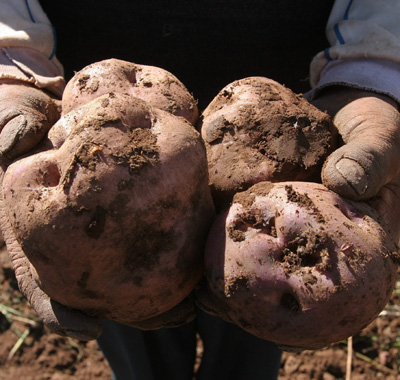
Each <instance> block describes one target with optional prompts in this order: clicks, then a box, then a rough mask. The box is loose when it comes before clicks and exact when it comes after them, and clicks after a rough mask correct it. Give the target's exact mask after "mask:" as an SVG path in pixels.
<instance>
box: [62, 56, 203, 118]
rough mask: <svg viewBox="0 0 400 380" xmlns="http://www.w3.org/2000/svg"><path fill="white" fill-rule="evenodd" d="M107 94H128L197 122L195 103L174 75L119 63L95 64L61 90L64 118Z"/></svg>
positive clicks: (122, 62)
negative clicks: (72, 111)
mask: <svg viewBox="0 0 400 380" xmlns="http://www.w3.org/2000/svg"><path fill="white" fill-rule="evenodd" d="M110 92H120V93H127V94H131V95H133V96H135V97H138V98H140V99H142V100H144V101H146V102H148V103H149V104H150V105H152V106H153V107H156V108H159V109H161V110H164V111H168V112H170V113H172V114H173V115H176V116H182V117H184V118H185V119H186V120H188V121H189V122H190V123H192V124H194V123H195V122H196V120H197V118H198V109H197V103H196V101H195V99H194V98H193V96H192V95H191V94H190V93H189V92H188V90H187V89H186V87H185V86H184V85H183V83H182V82H180V81H179V80H178V79H177V78H176V77H175V76H174V75H172V74H171V73H169V72H168V71H166V70H164V69H161V68H159V67H154V66H147V65H139V64H135V63H132V62H127V61H122V60H119V59H107V60H104V61H100V62H95V63H93V64H91V65H89V66H86V67H85V68H83V69H82V70H80V71H78V72H77V73H76V74H75V75H74V77H73V78H72V79H71V80H70V81H68V83H67V86H66V88H65V90H64V94H63V107H62V109H63V114H66V113H68V112H70V111H71V110H73V109H76V108H78V107H80V106H82V105H83V104H86V103H88V102H89V101H91V100H93V99H95V98H98V97H99V96H101V95H104V94H107V93H110Z"/></svg>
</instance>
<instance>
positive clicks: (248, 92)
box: [198, 77, 337, 210]
mask: <svg viewBox="0 0 400 380" xmlns="http://www.w3.org/2000/svg"><path fill="white" fill-rule="evenodd" d="M198 129H200V130H201V135H202V137H203V139H204V141H205V144H206V149H207V159H208V166H209V176H210V186H211V190H212V193H213V197H214V200H215V203H216V205H217V208H218V209H219V210H222V209H223V208H224V207H225V206H227V205H229V203H230V201H231V200H232V197H233V195H234V194H235V193H237V192H238V191H243V190H246V189H248V188H249V187H250V186H252V185H253V184H255V183H257V182H260V181H273V182H279V181H285V180H293V181H319V180H320V173H321V168H322V165H323V163H324V160H325V159H326V157H327V156H328V155H329V154H330V153H331V152H332V151H333V149H334V148H335V146H336V143H337V142H336V139H337V132H336V129H335V127H334V126H333V124H332V121H331V119H330V117H329V116H328V115H327V114H326V113H324V112H321V111H320V110H318V109H317V108H316V107H314V106H313V105H311V104H310V103H309V102H308V101H306V100H305V99H304V98H303V97H302V96H301V95H297V94H295V93H293V92H292V91H291V90H290V89H288V88H286V87H284V86H282V85H281V84H279V83H278V82H276V81H274V80H271V79H268V78H264V77H249V78H244V79H240V80H237V81H234V82H232V83H230V84H229V85H227V86H225V87H224V88H223V89H222V90H221V91H220V92H219V93H218V95H217V96H216V97H215V98H214V100H213V101H212V102H211V103H210V104H209V106H208V107H207V108H206V109H205V110H204V112H203V113H202V115H201V118H200V120H199V122H198Z"/></svg>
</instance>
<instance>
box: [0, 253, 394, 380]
mask: <svg viewBox="0 0 400 380" xmlns="http://www.w3.org/2000/svg"><path fill="white" fill-rule="evenodd" d="M399 280H400V276H399ZM0 286H1V293H0V380H10V379H23V380H72V379H74V380H75V379H79V380H91V379H96V380H111V372H110V369H109V366H108V363H107V361H106V360H105V359H104V357H103V355H102V353H101V351H100V350H99V348H98V345H97V343H96V342H95V341H92V342H82V341H78V340H75V339H71V338H64V337H60V336H58V335H55V334H51V333H49V332H48V331H47V330H46V329H45V328H44V327H43V326H42V324H41V323H40V321H38V320H37V318H36V316H35V313H34V312H33V311H32V309H31V308H30V306H29V305H28V304H27V302H26V301H25V300H24V299H23V298H22V296H21V294H20V293H19V291H18V290H17V284H16V281H15V278H14V275H13V271H12V269H11V266H10V262H9V260H8V256H7V251H6V249H5V248H3V249H2V250H1V251H0ZM17 313H18V314H17ZM21 336H22V337H21ZM353 340H354V342H353V348H354V352H353V356H352V359H353V365H352V372H351V380H377V379H385V380H400V371H399V369H400V284H399V286H397V287H396V290H395V291H394V293H393V296H392V299H391V301H390V303H389V305H388V307H387V308H386V309H385V311H384V312H383V313H382V315H381V316H380V317H379V318H378V319H377V320H376V321H375V322H373V323H372V324H371V325H370V326H368V327H367V328H366V329H365V330H363V331H362V333H361V334H359V335H357V336H355V337H354V338H353ZM18 342H21V345H20V346H17V344H18ZM198 352H199V360H200V356H201V344H200V346H199V350H198ZM346 360H347V344H346V342H342V343H339V344H336V345H334V346H331V347H330V348H326V349H323V350H317V351H304V352H302V353H284V354H283V358H282V367H281V371H280V376H279V380H289V379H290V380H335V379H336V380H340V379H343V380H344V379H345V376H346ZM210 380H218V379H210Z"/></svg>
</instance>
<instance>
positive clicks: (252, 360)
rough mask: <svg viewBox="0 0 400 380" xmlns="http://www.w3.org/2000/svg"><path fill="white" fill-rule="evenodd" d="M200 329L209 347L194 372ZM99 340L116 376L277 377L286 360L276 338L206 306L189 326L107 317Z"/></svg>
mask: <svg viewBox="0 0 400 380" xmlns="http://www.w3.org/2000/svg"><path fill="white" fill-rule="evenodd" d="M197 333H198V334H199V335H200V337H201V339H202V341H203V346H204V347H203V354H202V360H201V365H200V367H199V369H198V371H197V374H196V377H194V373H193V368H194V364H195V359H196V334H197ZM98 342H99V345H100V348H101V349H102V351H103V353H104V355H105V357H106V358H107V360H108V361H109V363H110V366H111V368H112V371H113V375H114V379H115V380H192V379H194V378H196V379H197V380H275V379H277V378H278V372H279V367H280V360H281V351H280V350H279V349H278V348H277V347H276V345H275V344H274V343H271V342H268V341H265V340H261V339H258V338H257V337H255V336H253V335H250V334H248V333H246V332H245V331H243V330H242V329H240V328H238V327H236V326H235V325H233V324H230V323H227V322H224V321H223V320H221V319H220V318H217V317H213V316H211V315H209V314H206V313H204V312H202V311H198V315H197V318H196V319H195V320H194V321H193V322H191V323H189V324H187V325H184V326H181V327H177V328H173V329H160V330H155V331H141V330H138V329H135V328H132V327H128V326H124V325H121V324H118V323H115V322H111V321H104V331H103V334H102V335H101V336H100V338H99V339H98Z"/></svg>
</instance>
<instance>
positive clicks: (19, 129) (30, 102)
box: [0, 79, 61, 161]
mask: <svg viewBox="0 0 400 380" xmlns="http://www.w3.org/2000/svg"><path fill="white" fill-rule="evenodd" d="M60 111H61V109H60V101H59V100H57V99H54V98H52V97H50V96H49V95H47V94H46V93H45V92H44V91H41V90H39V89H37V88H35V87H33V86H31V85H29V84H26V83H23V82H20V81H17V80H9V79H3V80H0V131H1V132H0V157H1V160H2V161H11V160H12V159H14V158H16V157H18V156H21V155H22V154H24V153H26V152H28V151H29V150H30V149H32V148H33V147H35V146H36V145H37V144H38V142H39V141H40V140H41V139H42V138H43V136H44V135H45V134H46V133H47V131H48V130H49V129H50V127H51V126H52V125H53V124H54V123H55V122H56V121H57V120H58V118H59V117H60Z"/></svg>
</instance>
